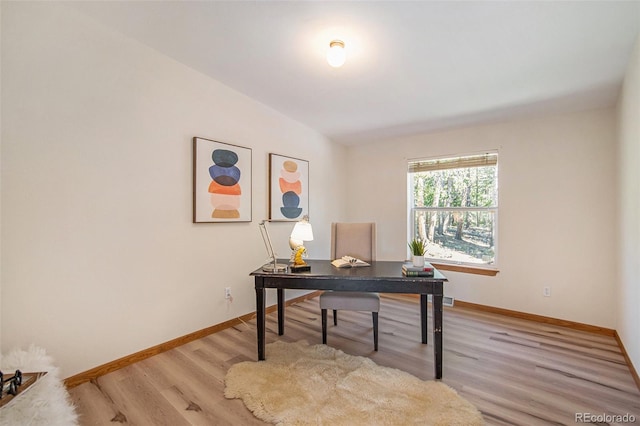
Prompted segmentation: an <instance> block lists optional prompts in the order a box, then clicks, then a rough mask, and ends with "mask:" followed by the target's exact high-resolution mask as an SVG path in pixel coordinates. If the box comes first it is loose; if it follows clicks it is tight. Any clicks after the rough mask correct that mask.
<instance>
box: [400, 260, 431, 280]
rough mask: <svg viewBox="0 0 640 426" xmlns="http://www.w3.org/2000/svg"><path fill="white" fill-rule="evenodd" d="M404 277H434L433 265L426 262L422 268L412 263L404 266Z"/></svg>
mask: <svg viewBox="0 0 640 426" xmlns="http://www.w3.org/2000/svg"><path fill="white" fill-rule="evenodd" d="M402 275H404V276H405V277H433V275H434V269H433V265H431V264H430V263H428V262H425V263H424V265H422V266H415V265H414V264H413V263H412V262H408V263H405V264H403V265H402Z"/></svg>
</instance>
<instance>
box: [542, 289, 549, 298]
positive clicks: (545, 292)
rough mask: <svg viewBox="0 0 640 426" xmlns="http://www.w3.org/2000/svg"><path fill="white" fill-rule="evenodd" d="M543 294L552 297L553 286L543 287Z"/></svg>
mask: <svg viewBox="0 0 640 426" xmlns="http://www.w3.org/2000/svg"><path fill="white" fill-rule="evenodd" d="M542 295H543V296H544V297H551V287H544V288H543V289H542Z"/></svg>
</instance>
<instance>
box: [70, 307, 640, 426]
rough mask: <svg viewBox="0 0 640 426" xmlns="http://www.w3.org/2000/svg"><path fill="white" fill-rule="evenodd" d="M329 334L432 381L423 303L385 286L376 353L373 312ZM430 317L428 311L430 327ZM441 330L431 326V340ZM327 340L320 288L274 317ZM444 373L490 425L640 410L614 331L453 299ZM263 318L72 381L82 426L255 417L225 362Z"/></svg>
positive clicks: (347, 348) (273, 335)
mask: <svg viewBox="0 0 640 426" xmlns="http://www.w3.org/2000/svg"><path fill="white" fill-rule="evenodd" d="M329 324H330V326H329V331H328V344H329V345H331V346H333V347H336V348H338V349H341V350H343V351H344V352H347V353H349V354H352V355H361V356H368V357H371V359H373V360H374V361H375V362H376V363H378V364H380V365H384V366H388V367H394V368H399V369H401V370H405V371H407V372H409V373H411V374H414V375H415V376H417V377H419V378H421V379H424V380H432V379H433V377H434V371H433V345H431V344H429V345H422V344H421V343H420V329H419V301H418V299H417V298H414V297H410V296H386V295H385V296H384V297H383V298H382V305H381V309H380V325H379V327H380V342H379V345H380V347H379V351H378V352H374V351H373V336H372V330H371V314H370V313H366V312H362V313H361V312H347V311H341V312H340V313H339V322H338V326H337V327H334V326H333V323H332V321H329ZM431 327H432V322H431V320H430V321H429V332H430V333H431ZM431 337H432V335H431V334H430V335H429V338H431ZM300 339H305V340H307V341H308V342H309V343H314V344H315V343H321V341H322V336H321V321H320V309H319V307H318V300H317V298H315V299H311V300H307V301H304V302H299V303H296V304H294V305H292V306H289V307H288V308H287V310H286V327H285V335H284V336H278V335H277V317H276V314H275V313H272V314H269V315H268V316H267V342H268V343H269V342H274V341H276V340H284V341H296V340H300ZM443 346H444V352H443V354H444V371H443V379H442V381H443V382H444V383H446V384H447V385H449V386H451V387H453V388H454V389H456V390H457V391H458V393H459V394H460V395H462V396H463V397H465V398H466V399H467V400H469V401H470V402H472V403H473V404H475V405H476V406H477V407H478V408H479V409H480V411H482V413H483V416H484V418H485V421H486V422H487V424H490V425H537V424H540V425H544V424H555V425H562V424H567V425H568V424H575V419H576V417H575V416H576V413H590V414H593V415H602V414H609V415H623V414H629V415H632V416H634V417H635V421H636V424H640V392H639V391H638V388H637V387H636V384H635V382H634V380H633V378H632V376H631V374H630V372H629V369H628V367H627V365H626V364H625V361H624V357H623V355H622V354H621V352H620V349H619V347H618V345H617V343H616V341H615V339H614V338H613V337H609V336H603V335H599V334H592V333H588V332H584V331H577V330H573V329H568V328H564V327H558V326H553V325H546V324H540V323H536V322H531V321H527V320H522V319H517V318H511V317H506V316H503V315H498V314H494V313H487V312H481V311H477V310H472V309H468V308H460V307H454V308H445V312H444V345H443ZM256 359H257V353H256V333H255V320H252V321H250V322H248V323H247V324H242V325H239V326H236V327H232V328H229V329H226V330H223V331H221V332H218V333H215V334H212V335H210V336H207V337H205V338H202V339H199V340H196V341H193V342H191V343H188V344H185V345H183V346H180V347H178V348H175V349H172V350H170V351H167V352H164V353H162V354H159V355H156V356H153V357H151V358H148V359H146V360H143V361H140V362H138V363H136V364H133V365H130V366H128V367H125V368H123V369H121V370H118V371H115V372H113V373H109V374H107V375H104V376H102V377H100V378H98V379H97V380H94V381H91V382H87V383H84V384H82V385H79V386H77V387H75V388H72V389H70V394H71V396H72V399H73V402H74V403H75V404H76V406H77V408H78V412H79V414H80V416H81V424H82V425H114V424H127V425H154V426H155V425H171V426H178V425H254V424H264V423H262V422H261V421H259V420H257V419H255V418H254V417H253V415H252V414H251V413H250V412H249V411H247V410H246V409H245V407H244V405H243V403H242V402H241V401H239V400H227V399H225V398H224V395H223V392H224V376H225V374H226V371H227V369H228V368H229V367H230V366H231V365H233V364H235V363H237V362H241V361H255V360H256Z"/></svg>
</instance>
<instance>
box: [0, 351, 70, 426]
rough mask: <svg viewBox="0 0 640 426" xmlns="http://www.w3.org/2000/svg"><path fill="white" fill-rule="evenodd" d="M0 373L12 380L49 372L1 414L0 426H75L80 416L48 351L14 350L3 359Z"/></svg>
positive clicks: (0, 412)
mask: <svg viewBox="0 0 640 426" xmlns="http://www.w3.org/2000/svg"><path fill="white" fill-rule="evenodd" d="M0 370H2V371H3V372H4V373H5V374H7V375H8V376H12V375H13V373H14V372H15V370H20V371H22V372H23V373H34V372H39V371H46V372H47V374H46V375H45V376H44V377H42V378H41V379H40V380H38V381H37V382H36V383H34V384H33V385H32V386H31V387H30V388H29V389H27V390H26V391H25V392H24V393H22V394H19V395H18V396H16V397H15V398H14V399H13V400H12V401H9V403H8V404H7V405H6V406H4V407H2V409H1V410H0V426H17V425H19V426H75V425H77V424H78V416H77V414H76V412H75V410H74V408H73V405H72V404H71V403H70V398H69V393H68V392H67V390H66V388H65V387H64V385H63V384H62V382H61V381H60V379H59V378H58V368H57V367H54V366H53V362H52V359H51V357H49V356H48V355H47V354H46V353H45V350H44V349H42V348H38V347H35V346H31V347H29V349H28V350H26V351H25V350H19V349H17V350H13V351H11V352H10V353H8V354H7V355H2V358H1V359H0Z"/></svg>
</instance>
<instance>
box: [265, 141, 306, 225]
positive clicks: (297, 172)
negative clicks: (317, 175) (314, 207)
mask: <svg viewBox="0 0 640 426" xmlns="http://www.w3.org/2000/svg"><path fill="white" fill-rule="evenodd" d="M307 215H309V161H307V160H302V159H300V158H294V157H289V156H286V155H280V154H274V153H270V154H269V220H272V221H298V220H300V219H302V218H303V217H304V216H307Z"/></svg>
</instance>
